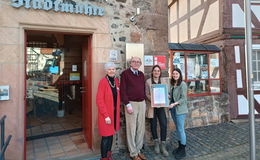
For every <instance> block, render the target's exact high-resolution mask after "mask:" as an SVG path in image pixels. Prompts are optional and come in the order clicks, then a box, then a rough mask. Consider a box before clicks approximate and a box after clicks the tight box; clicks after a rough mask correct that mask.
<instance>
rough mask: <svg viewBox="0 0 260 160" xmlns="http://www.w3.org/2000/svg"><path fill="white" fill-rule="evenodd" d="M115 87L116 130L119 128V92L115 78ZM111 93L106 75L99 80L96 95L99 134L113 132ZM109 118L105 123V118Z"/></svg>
mask: <svg viewBox="0 0 260 160" xmlns="http://www.w3.org/2000/svg"><path fill="white" fill-rule="evenodd" d="M115 82H116V88H117V106H116V111H117V112H116V114H117V115H116V131H118V130H119V129H120V92H119V81H118V79H117V78H115ZM113 101H114V100H113V93H112V90H111V88H110V85H109V83H108V80H107V79H106V77H104V78H103V79H101V80H100V82H99V85H98V91H97V96H96V103H97V106H98V130H99V134H100V135H101V136H111V135H114V134H115V128H114V122H115V121H114V102H113ZM106 117H109V118H110V119H111V122H112V123H111V124H106V122H105V118H106Z"/></svg>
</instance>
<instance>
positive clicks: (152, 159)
mask: <svg viewBox="0 0 260 160" xmlns="http://www.w3.org/2000/svg"><path fill="white" fill-rule="evenodd" d="M255 124H256V128H255V130H256V159H258V160H260V122H256V123H255ZM186 133H187V147H186V153H187V156H186V158H184V159H185V160H247V159H249V155H250V152H249V141H250V140H249V123H232V122H228V123H221V124H218V125H211V126H205V127H196V128H189V129H186ZM175 147H177V140H176V133H175V132H172V134H171V135H169V140H168V144H167V148H168V150H169V152H171V151H172V150H173V149H174V148H175ZM143 153H144V154H145V155H146V157H147V159H148V160H174V159H175V158H174V156H173V155H172V154H171V153H170V156H169V157H164V156H163V155H162V154H155V153H154V152H153V147H152V146H147V147H145V148H144V150H143ZM97 159H99V158H97V157H92V158H88V159H87V160H97ZM113 159H114V160H130V158H129V153H128V151H127V150H126V149H122V150H119V151H118V152H117V153H114V154H113Z"/></svg>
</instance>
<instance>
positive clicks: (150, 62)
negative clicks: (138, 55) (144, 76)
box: [144, 56, 153, 66]
mask: <svg viewBox="0 0 260 160" xmlns="http://www.w3.org/2000/svg"><path fill="white" fill-rule="evenodd" d="M144 66H153V56H144Z"/></svg>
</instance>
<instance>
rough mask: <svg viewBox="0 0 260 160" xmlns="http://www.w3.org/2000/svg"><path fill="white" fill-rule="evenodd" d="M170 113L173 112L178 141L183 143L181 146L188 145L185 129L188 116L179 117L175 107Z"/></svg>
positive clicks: (181, 115)
mask: <svg viewBox="0 0 260 160" xmlns="http://www.w3.org/2000/svg"><path fill="white" fill-rule="evenodd" d="M170 111H171V115H172V119H173V122H174V123H175V126H176V132H177V137H178V140H179V141H180V142H181V144H183V145H186V133H185V128H184V123H185V118H186V114H179V115H177V114H176V108H175V107H173V108H172V109H171V110H170Z"/></svg>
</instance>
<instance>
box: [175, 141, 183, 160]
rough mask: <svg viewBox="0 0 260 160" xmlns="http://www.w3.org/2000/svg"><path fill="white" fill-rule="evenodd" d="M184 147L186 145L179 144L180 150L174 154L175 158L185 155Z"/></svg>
mask: <svg viewBox="0 0 260 160" xmlns="http://www.w3.org/2000/svg"><path fill="white" fill-rule="evenodd" d="M185 147H186V145H183V144H181V145H180V150H179V151H178V152H177V153H176V155H175V158H176V159H182V158H184V157H186V150H185Z"/></svg>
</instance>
